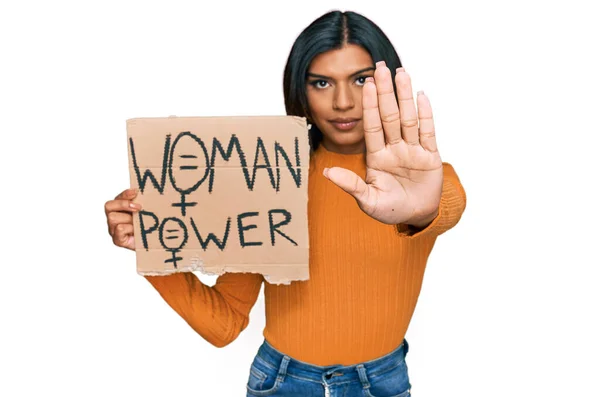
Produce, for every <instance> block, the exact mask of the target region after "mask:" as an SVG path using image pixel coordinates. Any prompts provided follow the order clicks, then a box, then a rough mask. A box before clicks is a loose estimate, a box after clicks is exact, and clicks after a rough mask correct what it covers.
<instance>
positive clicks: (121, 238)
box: [113, 224, 135, 250]
mask: <svg viewBox="0 0 600 397" xmlns="http://www.w3.org/2000/svg"><path fill="white" fill-rule="evenodd" d="M133 232H134V230H133V225H130V224H124V225H123V224H121V225H117V227H116V229H115V234H114V236H113V243H114V244H115V245H116V246H119V247H123V248H129V249H131V250H133V249H135V238H134V237H133Z"/></svg>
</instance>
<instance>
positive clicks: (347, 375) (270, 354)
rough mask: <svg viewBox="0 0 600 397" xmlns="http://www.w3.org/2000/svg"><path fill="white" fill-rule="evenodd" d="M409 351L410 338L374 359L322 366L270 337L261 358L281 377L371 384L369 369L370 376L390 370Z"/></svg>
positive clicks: (259, 350)
mask: <svg viewBox="0 0 600 397" xmlns="http://www.w3.org/2000/svg"><path fill="white" fill-rule="evenodd" d="M406 353H408V342H407V341H406V339H404V340H403V342H402V343H401V344H400V346H398V347H397V348H396V349H394V350H393V351H392V352H390V353H388V354H386V355H384V356H382V357H379V358H376V359H374V360H371V361H366V362H363V363H358V364H353V365H328V366H319V365H313V364H309V363H305V362H303V361H300V360H296V359H294V358H292V357H290V356H288V355H286V354H284V353H281V352H279V351H278V350H277V349H275V348H274V347H273V346H272V345H271V344H269V342H267V341H266V340H265V341H264V342H263V344H262V345H261V346H260V348H259V349H258V353H257V358H258V359H260V360H261V361H263V363H264V364H265V365H268V366H270V367H271V368H273V369H274V370H275V371H278V375H279V377H285V376H286V375H288V374H289V375H290V376H294V377H297V378H301V379H304V380H306V381H312V382H318V383H328V384H339V383H346V382H351V381H360V382H362V383H363V384H368V380H367V376H366V373H368V374H369V375H370V376H373V375H376V374H378V373H380V372H385V371H388V370H390V369H392V368H394V367H396V366H398V365H400V364H402V362H403V361H404V359H405V357H406Z"/></svg>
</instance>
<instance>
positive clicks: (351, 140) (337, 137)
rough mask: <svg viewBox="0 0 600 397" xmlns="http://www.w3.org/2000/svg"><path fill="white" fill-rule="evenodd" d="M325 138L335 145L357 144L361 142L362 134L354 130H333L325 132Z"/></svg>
mask: <svg viewBox="0 0 600 397" xmlns="http://www.w3.org/2000/svg"><path fill="white" fill-rule="evenodd" d="M326 137H327V139H328V140H329V141H330V142H332V143H333V144H335V145H337V146H350V147H351V146H357V145H360V144H362V141H363V139H364V136H363V134H361V133H359V132H357V131H356V132H355V131H348V132H337V131H336V132H333V133H329V134H326Z"/></svg>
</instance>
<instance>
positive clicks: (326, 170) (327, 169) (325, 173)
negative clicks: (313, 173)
mask: <svg viewBox="0 0 600 397" xmlns="http://www.w3.org/2000/svg"><path fill="white" fill-rule="evenodd" d="M328 172H329V168H323V176H325V178H327V179H329V176H328V175H327V173H328Z"/></svg>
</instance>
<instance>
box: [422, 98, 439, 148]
mask: <svg viewBox="0 0 600 397" xmlns="http://www.w3.org/2000/svg"><path fill="white" fill-rule="evenodd" d="M417 105H418V108H419V141H420V142H421V146H423V149H425V150H428V151H430V152H437V141H436V139H435V126H434V124H433V111H432V110H431V103H430V102H429V98H427V97H426V96H425V94H424V93H423V91H419V92H418V94H417Z"/></svg>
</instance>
